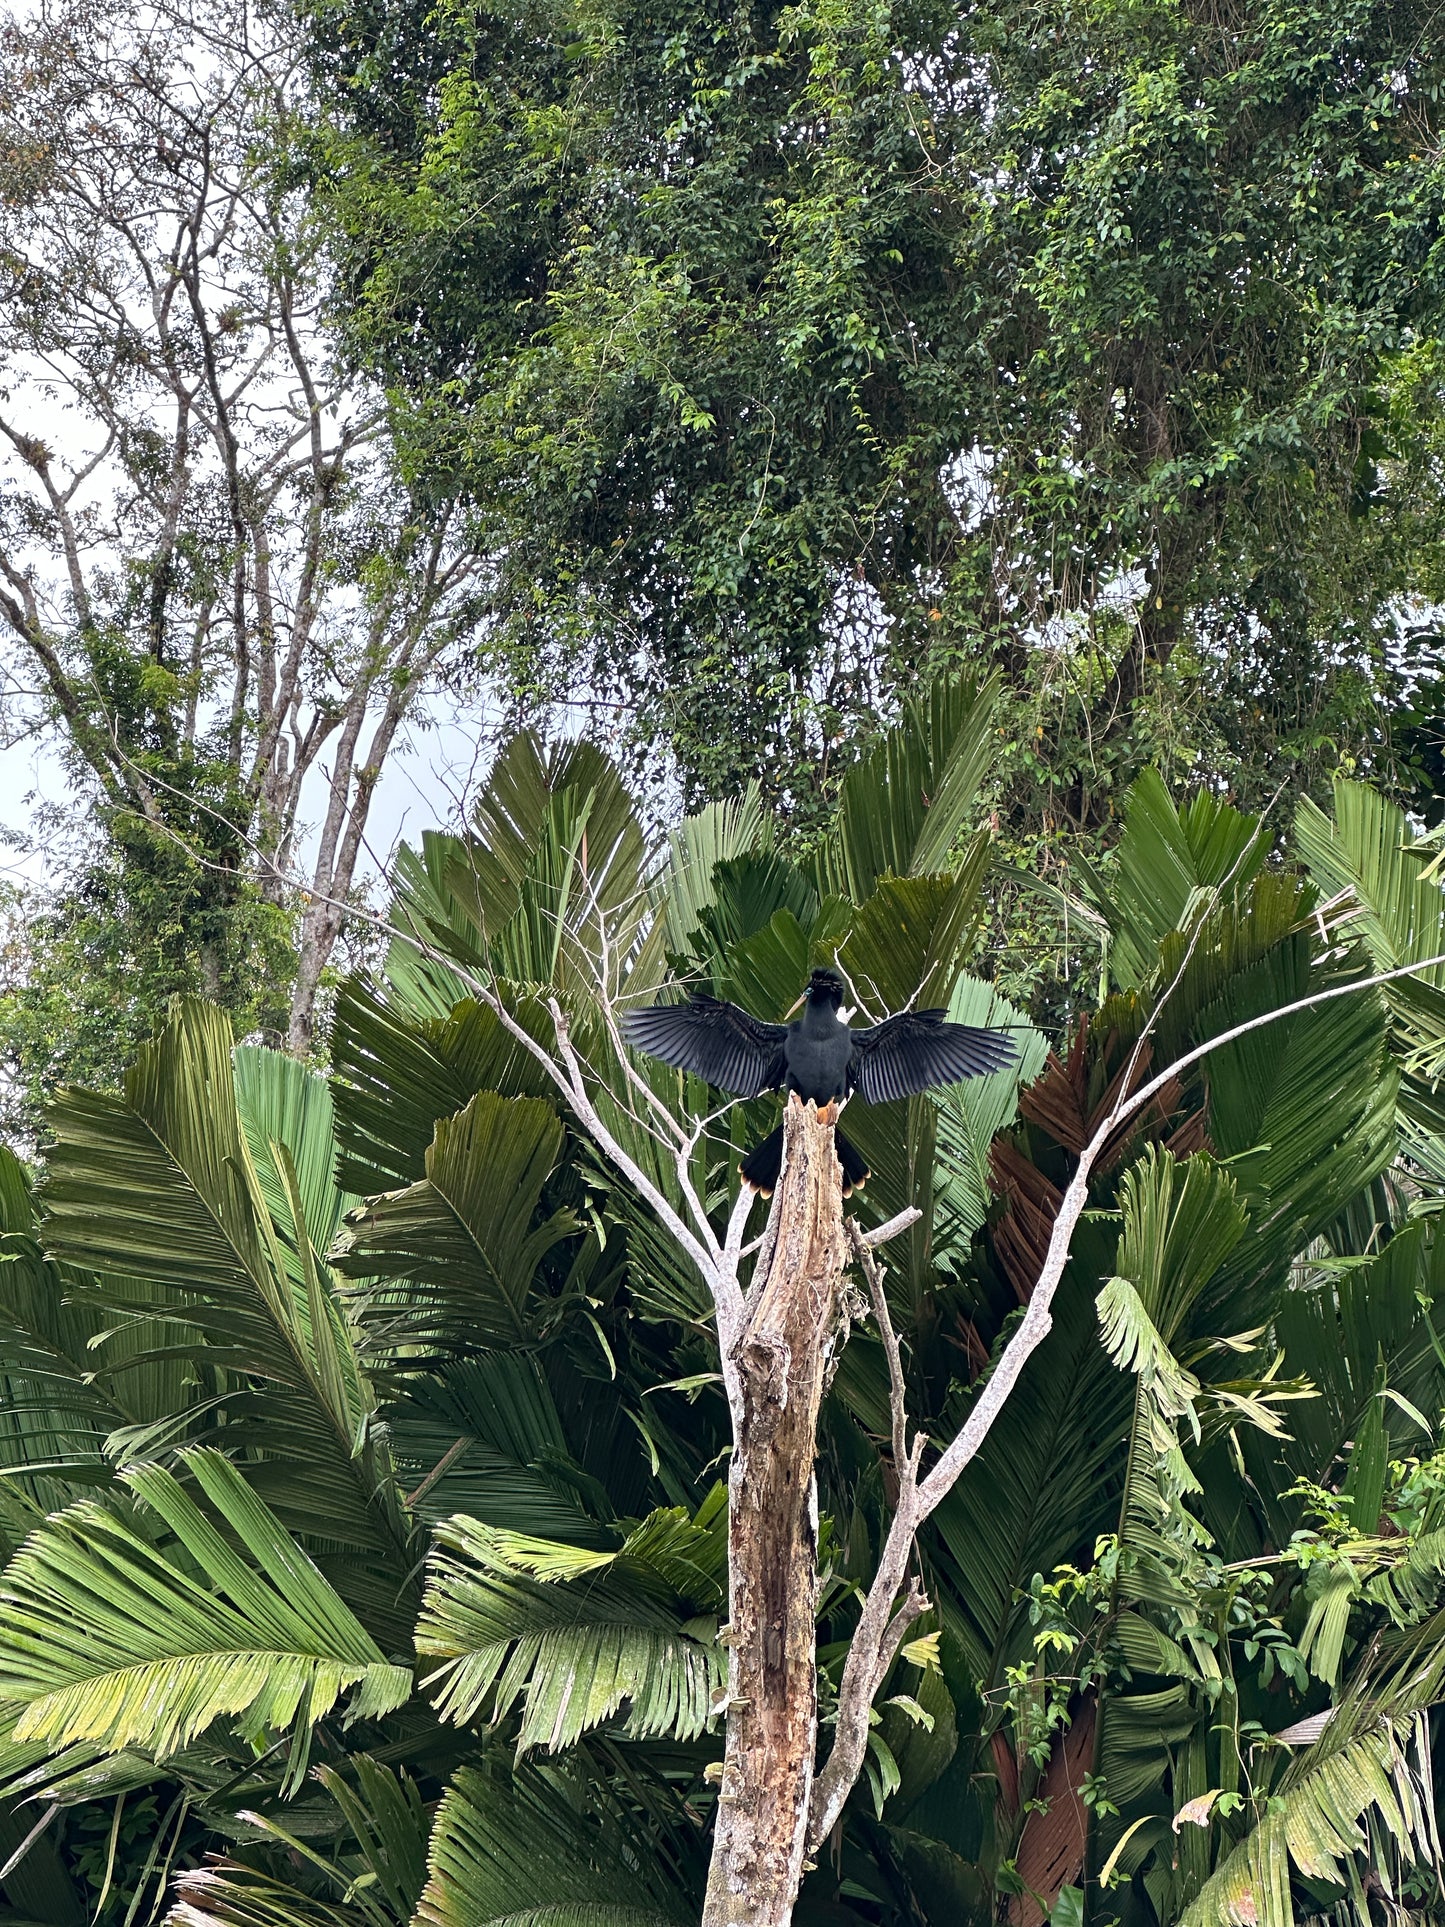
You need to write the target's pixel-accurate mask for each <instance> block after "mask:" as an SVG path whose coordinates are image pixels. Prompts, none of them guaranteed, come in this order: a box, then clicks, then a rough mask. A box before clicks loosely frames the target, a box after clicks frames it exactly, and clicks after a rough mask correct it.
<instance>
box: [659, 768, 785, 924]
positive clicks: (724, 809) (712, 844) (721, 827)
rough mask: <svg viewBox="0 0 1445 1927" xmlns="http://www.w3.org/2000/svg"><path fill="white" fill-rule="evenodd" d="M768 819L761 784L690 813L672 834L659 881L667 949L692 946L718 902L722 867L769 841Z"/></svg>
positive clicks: (748, 787) (750, 784)
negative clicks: (718, 875)
mask: <svg viewBox="0 0 1445 1927" xmlns="http://www.w3.org/2000/svg"><path fill="white" fill-rule="evenodd" d="M767 840H768V839H767V818H766V817H765V816H764V814H763V807H762V797H761V793H760V792H759V789H758V786H757V784H756V783H749V784H748V786H747V788H746V789H745V790H744V791H743V792H742V794H741V795H740V796H737V797H732V798H728V799H727V800H725V801H722V802H717V803H709V804H707V805H706V806H705V807H704V808H702V809H700V810H698V811H697V812H696V813H695V814H694V815H692V816H688V817H684V818H683V820H682V822H681V823H680V824H679V825H678V826H677V828H676V829H675V830H674V831H673V832H672V834H671V835H670V836H669V837H668V839H667V854H668V864H667V870H666V872H665V874H664V876H663V878H662V880H661V883H660V885H659V895H660V896H661V899H662V905H663V921H664V926H665V931H666V941H667V948H668V950H669V951H671V953H672V954H673V955H674V956H676V957H681V956H684V955H686V953H687V951H688V950H689V949H690V948H691V939H692V935H693V932H694V931H695V930H696V929H697V928H698V925H699V923H700V922H701V920H702V913H703V912H704V911H705V910H708V909H710V908H711V907H712V905H713V904H714V903H715V902H716V901H717V891H716V886H715V884H714V881H713V878H714V873H715V872H716V869H717V866H718V864H720V863H726V862H727V861H729V860H730V859H731V858H733V857H738V856H741V855H742V854H743V853H744V851H748V850H761V849H763V848H764V847H765V845H766V842H767Z"/></svg>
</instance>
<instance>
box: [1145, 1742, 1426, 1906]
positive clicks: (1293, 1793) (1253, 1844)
mask: <svg viewBox="0 0 1445 1927" xmlns="http://www.w3.org/2000/svg"><path fill="white" fill-rule="evenodd" d="M1370 1821H1373V1822H1374V1823H1375V1824H1376V1825H1378V1826H1379V1827H1380V1828H1381V1829H1382V1830H1383V1832H1384V1834H1385V1835H1386V1837H1387V1838H1388V1839H1389V1840H1390V1841H1391V1842H1392V1843H1393V1844H1394V1845H1395V1846H1396V1847H1397V1848H1399V1849H1401V1850H1402V1851H1403V1852H1404V1853H1405V1854H1406V1855H1407V1856H1408V1857H1409V1858H1411V1859H1414V1860H1417V1861H1421V1862H1424V1863H1426V1864H1427V1865H1428V1864H1438V1862H1439V1859H1440V1848H1439V1842H1438V1840H1437V1839H1436V1835H1435V1813H1434V1790H1433V1785H1432V1775H1431V1766H1430V1735H1429V1729H1428V1724H1427V1722H1426V1720H1425V1718H1424V1716H1423V1714H1421V1713H1413V1714H1395V1713H1391V1712H1388V1711H1376V1712H1374V1713H1371V1712H1370V1711H1369V1710H1367V1709H1359V1712H1358V1716H1357V1717H1354V1718H1352V1717H1350V1716H1349V1714H1347V1713H1337V1714H1336V1715H1335V1717H1334V1718H1333V1719H1332V1720H1331V1721H1330V1722H1329V1724H1328V1725H1327V1726H1326V1728H1325V1731H1324V1734H1323V1735H1322V1737H1321V1738H1320V1739H1319V1740H1317V1741H1316V1742H1315V1744H1314V1745H1313V1746H1311V1747H1310V1748H1308V1749H1307V1750H1306V1752H1305V1753H1304V1755H1303V1757H1302V1758H1301V1760H1300V1761H1299V1762H1298V1763H1297V1764H1296V1765H1295V1766H1294V1767H1293V1768H1292V1769H1291V1771H1290V1772H1289V1773H1288V1774H1287V1775H1286V1777H1285V1779H1284V1781H1283V1782H1282V1783H1281V1785H1280V1786H1279V1787H1278V1789H1277V1790H1276V1791H1275V1792H1274V1793H1273V1795H1272V1796H1271V1798H1270V1801H1269V1809H1268V1811H1267V1812H1266V1813H1265V1814H1264V1816H1263V1817H1262V1818H1261V1819H1260V1820H1259V1821H1258V1823H1257V1824H1256V1825H1255V1826H1254V1827H1252V1828H1251V1829H1250V1831H1249V1832H1248V1833H1247V1834H1246V1835H1245V1837H1244V1839H1243V1840H1242V1841H1241V1842H1240V1844H1239V1845H1238V1846H1237V1847H1235V1849H1234V1850H1233V1852H1232V1853H1230V1854H1228V1855H1226V1857H1225V1858H1224V1860H1223V1861H1222V1862H1221V1863H1220V1865H1219V1866H1218V1867H1217V1868H1216V1869H1215V1871H1214V1873H1213V1874H1212V1875H1211V1876H1210V1878H1209V1879H1208V1880H1207V1881H1206V1882H1205V1883H1204V1885H1203V1887H1202V1888H1201V1889H1200V1891H1199V1893H1198V1894H1197V1895H1196V1897H1195V1898H1194V1900H1193V1901H1192V1902H1191V1904H1190V1905H1189V1906H1188V1907H1187V1908H1186V1909H1185V1911H1184V1913H1183V1915H1182V1916H1181V1919H1180V1923H1179V1927H1224V1924H1225V1923H1228V1924H1229V1927H1235V1923H1238V1927H1294V1923H1295V1921H1296V1920H1297V1918H1298V1914H1297V1912H1296V1909H1295V1903H1294V1896H1293V1894H1292V1891H1291V1874H1292V1872H1293V1873H1294V1874H1297V1875H1298V1876H1299V1877H1300V1878H1302V1879H1304V1880H1308V1881H1316V1882H1320V1883H1322V1884H1324V1885H1326V1886H1328V1887H1337V1886H1345V1885H1348V1884H1349V1872H1350V1862H1351V1860H1352V1859H1353V1857H1354V1856H1355V1855H1357V1854H1360V1853H1363V1852H1365V1851H1367V1850H1368V1848H1369V1846H1370V1833H1369V1831H1368V1830H1367V1823H1368V1822H1370Z"/></svg>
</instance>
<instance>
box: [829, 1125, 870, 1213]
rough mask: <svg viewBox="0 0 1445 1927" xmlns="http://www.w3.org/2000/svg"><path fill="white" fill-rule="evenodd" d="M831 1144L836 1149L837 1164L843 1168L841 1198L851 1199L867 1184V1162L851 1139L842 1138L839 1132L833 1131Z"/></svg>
mask: <svg viewBox="0 0 1445 1927" xmlns="http://www.w3.org/2000/svg"><path fill="white" fill-rule="evenodd" d="M833 1142H834V1144H836V1145H837V1147H838V1162H839V1163H840V1164H841V1165H842V1167H843V1196H844V1197H845V1198H851V1197H852V1195H853V1193H854V1192H855V1191H861V1190H862V1189H863V1186H864V1185H865V1184H866V1183H867V1182H868V1178H869V1171H868V1160H867V1158H865V1157H864V1155H863V1153H862V1152H861V1151H860V1150H859V1149H858V1146H857V1145H856V1144H855V1143H854V1142H853V1140H852V1138H849V1137H844V1135H843V1133H842V1132H841V1131H837V1130H835V1131H834V1133H833Z"/></svg>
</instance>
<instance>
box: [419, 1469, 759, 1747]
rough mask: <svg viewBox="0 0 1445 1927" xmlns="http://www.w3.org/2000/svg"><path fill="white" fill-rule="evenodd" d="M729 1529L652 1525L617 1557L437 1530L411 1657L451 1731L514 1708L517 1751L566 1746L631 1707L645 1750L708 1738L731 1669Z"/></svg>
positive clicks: (714, 1520) (460, 1523) (668, 1515)
mask: <svg viewBox="0 0 1445 1927" xmlns="http://www.w3.org/2000/svg"><path fill="white" fill-rule="evenodd" d="M725 1534H726V1516H725V1513H722V1512H720V1511H719V1509H718V1508H717V1507H716V1506H713V1508H712V1516H711V1518H709V1519H707V1520H706V1521H705V1522H704V1523H702V1524H694V1523H692V1522H690V1521H689V1520H688V1519H687V1517H686V1515H685V1514H684V1513H683V1512H681V1511H671V1512H662V1513H654V1514H653V1515H652V1516H651V1517H650V1518H649V1519H645V1520H644V1521H643V1522H642V1524H641V1525H639V1526H638V1527H637V1528H636V1529H635V1530H634V1531H633V1532H631V1533H629V1534H628V1536H627V1538H626V1539H625V1540H624V1541H623V1543H622V1545H621V1546H620V1547H619V1548H617V1550H615V1551H612V1552H598V1551H590V1550H587V1549H586V1548H581V1547H576V1546H567V1545H560V1544H556V1543H554V1542H550V1541H547V1540H539V1539H535V1538H532V1537H530V1536H528V1535H521V1534H516V1533H506V1532H499V1531H497V1530H495V1529H494V1528H491V1527H486V1526H482V1525H479V1524H478V1523H477V1522H476V1521H475V1520H470V1519H463V1518H456V1519H452V1520H450V1521H449V1522H448V1523H447V1524H445V1525H443V1526H442V1527H441V1528H440V1530H439V1534H438V1542H439V1543H438V1549H437V1550H436V1551H435V1552H434V1553H433V1555H432V1559H431V1563H430V1568H429V1582H428V1586H427V1593H426V1599H425V1602H424V1605H423V1608H422V1615H421V1619H420V1621H419V1623H418V1626H417V1651H418V1652H419V1653H420V1654H422V1655H423V1657H424V1658H434V1659H441V1660H442V1661H443V1662H444V1663H443V1664H442V1665H441V1666H440V1667H438V1668H437V1669H436V1671H435V1672H433V1673H431V1674H429V1675H428V1676H427V1678H426V1680H425V1682H424V1683H425V1684H426V1685H427V1686H429V1687H431V1688H432V1689H433V1690H434V1692H435V1696H436V1700H437V1705H438V1708H439V1710H440V1711H441V1713H442V1714H443V1716H444V1717H445V1718H449V1719H454V1720H457V1721H459V1722H462V1723H466V1722H469V1721H472V1720H475V1719H477V1718H478V1717H479V1716H481V1715H483V1713H485V1714H486V1715H487V1716H488V1717H489V1718H490V1719H491V1720H493V1721H500V1720H503V1719H505V1718H506V1717H507V1715H508V1713H509V1712H510V1711H511V1710H512V1708H513V1707H514V1706H515V1705H517V1704H518V1702H519V1701H520V1702H521V1704H522V1722H521V1730H520V1734H519V1736H518V1742H517V1744H518V1750H519V1751H522V1752H524V1751H527V1750H529V1749H530V1748H533V1747H538V1746H540V1747H545V1748H546V1749H547V1750H548V1751H550V1752H556V1751H558V1750H559V1749H561V1748H564V1747H568V1746H571V1745H573V1744H574V1743H575V1742H576V1741H577V1740H578V1739H579V1738H580V1737H581V1735H582V1734H583V1733H585V1732H586V1731H587V1730H588V1729H589V1728H591V1727H595V1726H597V1725H599V1724H600V1723H601V1722H603V1721H605V1720H608V1719H610V1718H611V1717H612V1716H613V1714H614V1713H616V1712H617V1710H618V1708H619V1707H620V1706H621V1704H622V1702H623V1701H624V1700H627V1701H629V1702H630V1709H631V1710H630V1713H629V1718H628V1731H629V1732H630V1733H633V1734H635V1735H637V1736H639V1737H646V1736H650V1735H659V1734H672V1735H673V1736H675V1737H676V1738H679V1739H692V1738H695V1737H696V1736H697V1734H698V1733H700V1732H701V1731H702V1728H703V1725H704V1723H705V1721H706V1719H707V1717H708V1713H709V1710H710V1702H711V1698H712V1695H713V1694H714V1693H715V1692H716V1691H717V1690H718V1689H719V1687H720V1686H721V1684H722V1680H723V1674H724V1670H725V1660H724V1655H723V1653H722V1650H721V1648H719V1647H718V1646H717V1644H716V1641H715V1638H714V1634H715V1631H716V1619H715V1617H709V1615H715V1614H716V1613H717V1611H718V1610H719V1608H720V1607H721V1605H722V1602H723V1590H722V1584H721V1561H722V1558H723V1556H724V1545H725Z"/></svg>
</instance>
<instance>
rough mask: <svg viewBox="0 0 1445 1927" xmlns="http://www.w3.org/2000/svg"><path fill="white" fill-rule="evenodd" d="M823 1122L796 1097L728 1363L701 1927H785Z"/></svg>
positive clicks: (822, 1339) (802, 1831)
mask: <svg viewBox="0 0 1445 1927" xmlns="http://www.w3.org/2000/svg"><path fill="white" fill-rule="evenodd" d="M833 1116H834V1113H833V1111H832V1109H831V1108H830V1107H825V1109H824V1110H823V1111H821V1112H820V1111H818V1109H817V1108H816V1107H815V1106H814V1105H812V1104H802V1103H800V1102H799V1101H798V1100H797V1099H796V1098H790V1099H789V1100H788V1105H787V1109H786V1111H785V1113H784V1118H783V1129H784V1151H783V1174H782V1179H781V1182H780V1184H779V1187H778V1196H777V1201H776V1203H775V1205H774V1210H773V1221H772V1225H771V1226H770V1229H769V1241H770V1249H769V1250H765V1252H764V1254H763V1256H762V1257H761V1258H760V1260H759V1265H758V1273H757V1276H756V1278H755V1279H754V1282H753V1285H752V1288H751V1290H750V1291H749V1294H748V1303H747V1307H746V1310H745V1314H744V1318H743V1324H742V1332H741V1336H740V1337H739V1340H738V1343H737V1346H736V1349H735V1352H734V1360H735V1363H736V1367H737V1379H736V1383H737V1388H738V1390H737V1402H738V1407H739V1409H738V1410H737V1412H736V1413H735V1426H736V1439H735V1443H734V1447H733V1457H732V1468H731V1471H730V1474H729V1479H728V1492H729V1502H730V1510H729V1524H728V1534H729V1579H728V1584H729V1611H730V1618H731V1629H730V1631H729V1633H728V1635H727V1637H728V1641H729V1645H730V1668H729V1673H730V1680H729V1700H728V1709H727V1748H726V1757H725V1760H724V1763H723V1777H722V1786H721V1789H720V1793H719V1799H718V1812H717V1826H716V1830H715V1833H714V1837H713V1851H712V1866H711V1869H710V1871H709V1874H708V1886H707V1902H706V1905H705V1907H704V1909H703V1927H785V1923H786V1922H787V1921H789V1920H790V1919H791V1917H792V1911H793V1902H794V1900H795V1898H796V1896H797V1892H798V1884H799V1882H800V1880H801V1879H802V1875H803V1858H804V1852H805V1848H806V1841H807V1821H808V1802H809V1796H810V1794H811V1792H812V1784H813V1764H814V1754H815V1750H816V1747H817V1739H818V1682H817V1671H816V1662H815V1638H814V1617H815V1609H816V1601H817V1591H818V1556H817V1555H818V1504H817V1490H816V1486H815V1483H814V1476H813V1461H814V1457H815V1454H816V1450H817V1431H818V1407H819V1405H820V1404H821V1402H822V1397H823V1390H824V1386H825V1384H826V1375H827V1367H828V1360H829V1356H830V1354H831V1351H832V1348H833V1344H834V1341H835V1338H836V1335H837V1333H838V1329H839V1293H838V1287H839V1281H840V1279H841V1277H842V1272H843V1266H844V1263H845V1262H846V1259H847V1255H848V1247H847V1243H846V1240H845V1238H844V1234H843V1195H842V1185H841V1179H840V1174H839V1169H838V1158H837V1153H836V1151H835V1150H834V1148H833Z"/></svg>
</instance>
